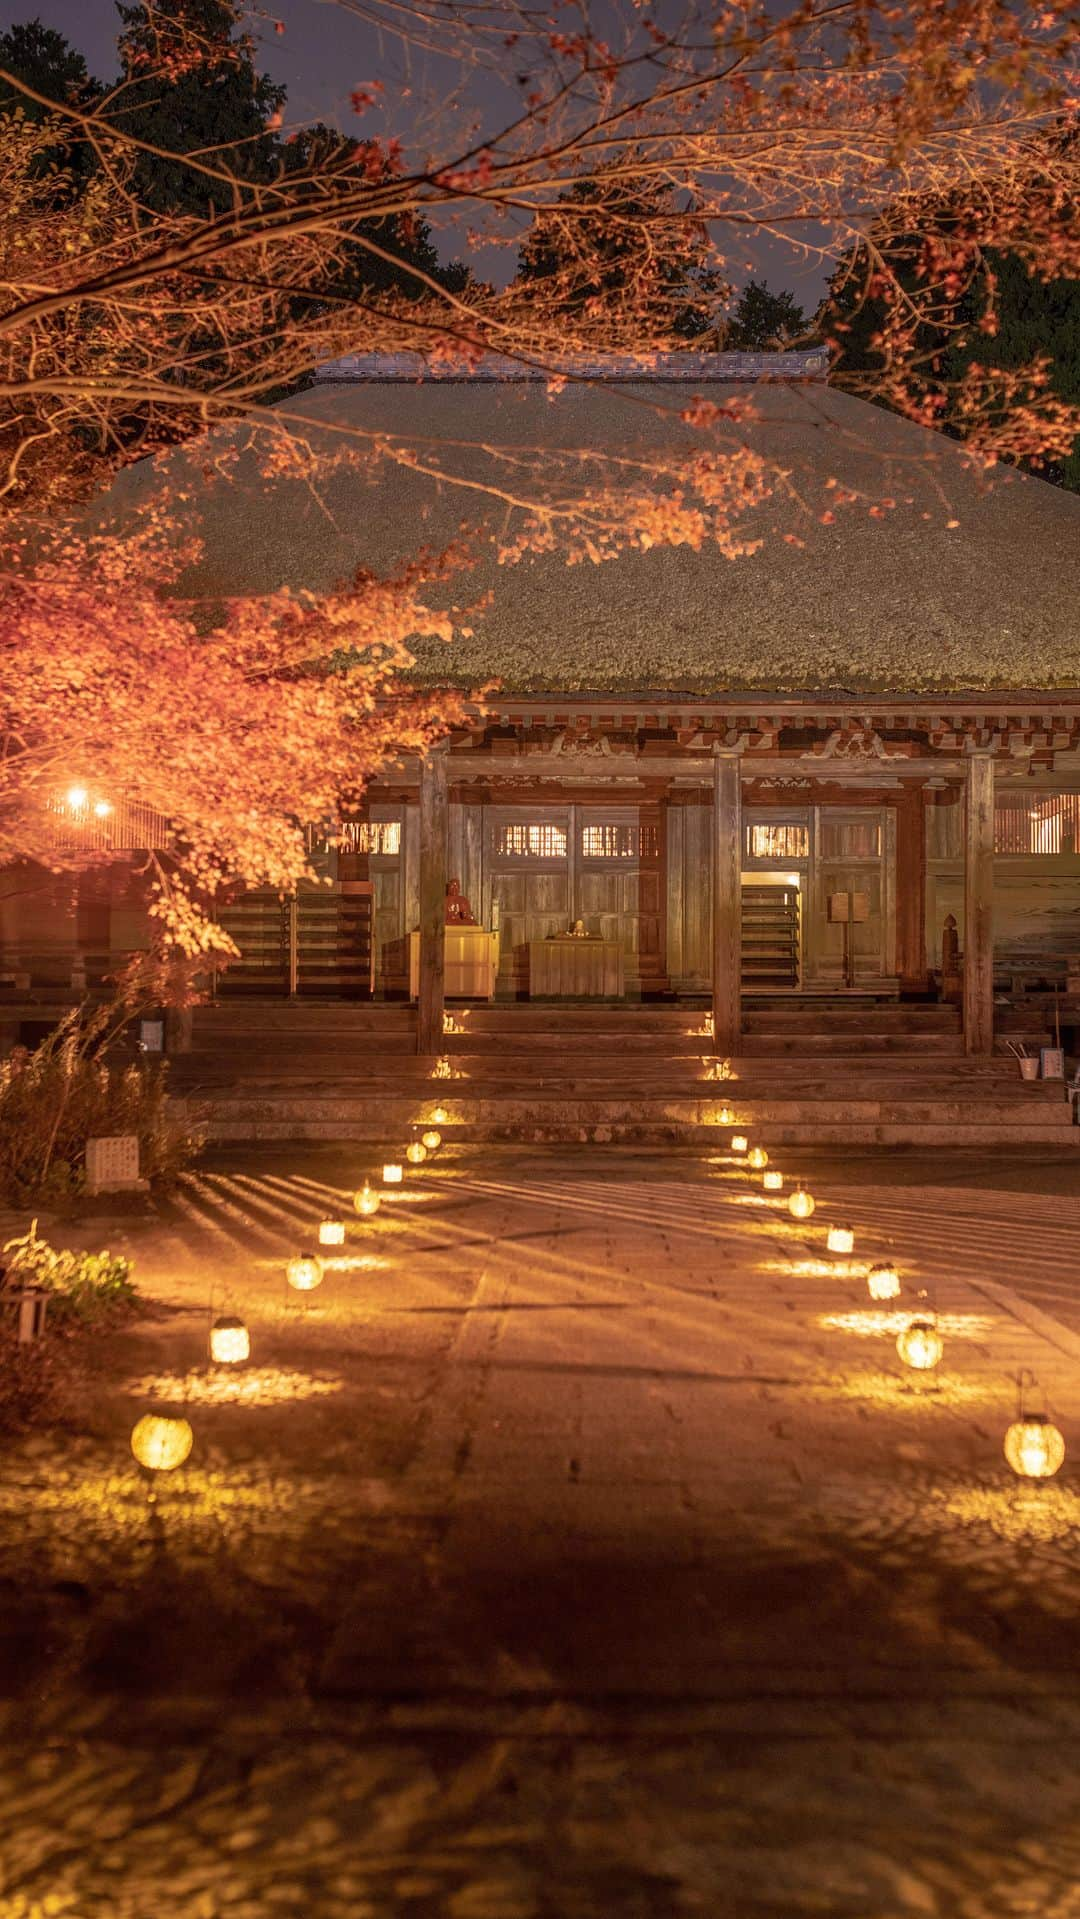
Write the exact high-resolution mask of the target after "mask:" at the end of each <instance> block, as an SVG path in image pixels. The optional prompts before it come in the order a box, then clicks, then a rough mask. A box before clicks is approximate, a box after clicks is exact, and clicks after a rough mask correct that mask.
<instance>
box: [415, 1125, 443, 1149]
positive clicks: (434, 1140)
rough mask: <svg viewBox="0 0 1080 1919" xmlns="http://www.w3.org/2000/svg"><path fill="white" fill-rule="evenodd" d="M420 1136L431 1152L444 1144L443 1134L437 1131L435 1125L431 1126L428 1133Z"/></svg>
mask: <svg viewBox="0 0 1080 1919" xmlns="http://www.w3.org/2000/svg"><path fill="white" fill-rule="evenodd" d="M420 1137H421V1139H422V1140H423V1142H424V1145H425V1146H426V1147H427V1149H428V1152H429V1153H433V1152H434V1151H435V1149H436V1147H438V1146H441V1145H442V1134H441V1133H437V1132H436V1131H435V1128H434V1127H433V1126H430V1127H429V1128H428V1130H427V1132H426V1133H421V1135H420Z"/></svg>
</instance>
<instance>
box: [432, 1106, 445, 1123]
mask: <svg viewBox="0 0 1080 1919" xmlns="http://www.w3.org/2000/svg"><path fill="white" fill-rule="evenodd" d="M449 1117H450V1115H449V1113H448V1112H447V1110H446V1108H445V1106H436V1108H435V1111H434V1112H433V1113H432V1115H431V1120H432V1124H433V1125H434V1126H445V1125H446V1122H447V1120H448V1119H449Z"/></svg>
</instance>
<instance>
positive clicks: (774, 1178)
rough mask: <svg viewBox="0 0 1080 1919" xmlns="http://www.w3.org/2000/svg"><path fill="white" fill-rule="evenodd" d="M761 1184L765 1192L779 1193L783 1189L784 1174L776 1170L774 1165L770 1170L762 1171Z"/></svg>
mask: <svg viewBox="0 0 1080 1919" xmlns="http://www.w3.org/2000/svg"><path fill="white" fill-rule="evenodd" d="M761 1184H762V1185H763V1187H764V1188H765V1191H766V1192H767V1193H781V1192H783V1190H784V1175H783V1173H779V1172H777V1171H776V1169H775V1167H774V1168H773V1169H772V1170H771V1171H769V1172H767V1173H762V1175H761Z"/></svg>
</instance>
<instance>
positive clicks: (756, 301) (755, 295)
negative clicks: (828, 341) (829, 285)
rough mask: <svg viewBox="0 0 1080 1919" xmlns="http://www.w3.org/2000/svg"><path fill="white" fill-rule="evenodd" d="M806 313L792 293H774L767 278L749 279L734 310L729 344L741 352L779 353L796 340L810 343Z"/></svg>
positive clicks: (734, 349) (731, 317)
mask: <svg viewBox="0 0 1080 1919" xmlns="http://www.w3.org/2000/svg"><path fill="white" fill-rule="evenodd" d="M809 331H810V327H809V322H808V321H807V317H806V314H805V313H804V312H803V310H802V307H801V306H800V305H799V303H798V301H797V300H796V299H795V296H794V294H792V293H773V292H772V291H771V289H770V287H769V283H768V281H767V280H749V281H748V282H747V284H746V286H745V287H744V288H743V290H742V292H741V293H740V295H739V297H738V299H737V300H736V302H735V305H734V307H733V308H732V311H731V316H730V319H729V321H728V330H727V338H726V340H725V345H726V346H728V347H730V348H732V350H733V351H738V352H741V353H779V352H780V351H781V350H782V349H783V348H784V347H786V346H791V345H793V344H794V342H795V341H800V342H803V343H806V344H809V340H808V335H809Z"/></svg>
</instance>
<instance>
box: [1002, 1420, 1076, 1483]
mask: <svg viewBox="0 0 1080 1919" xmlns="http://www.w3.org/2000/svg"><path fill="white" fill-rule="evenodd" d="M1005 1457H1006V1459H1007V1460H1008V1462H1009V1464H1010V1466H1011V1467H1012V1469H1013V1472H1014V1473H1019V1475H1020V1477H1021V1479H1052V1478H1053V1476H1054V1474H1055V1473H1056V1472H1057V1471H1058V1469H1059V1468H1060V1466H1061V1462H1062V1460H1063V1459H1064V1457H1065V1440H1064V1438H1063V1436H1062V1434H1061V1433H1060V1432H1059V1431H1058V1429H1057V1427H1056V1426H1055V1425H1054V1422H1053V1420H1052V1419H1051V1418H1050V1416H1049V1414H1048V1413H1021V1416H1020V1418H1019V1419H1014V1421H1013V1423H1012V1425H1011V1426H1010V1427H1009V1430H1008V1432H1007V1433H1006V1434H1005Z"/></svg>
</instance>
